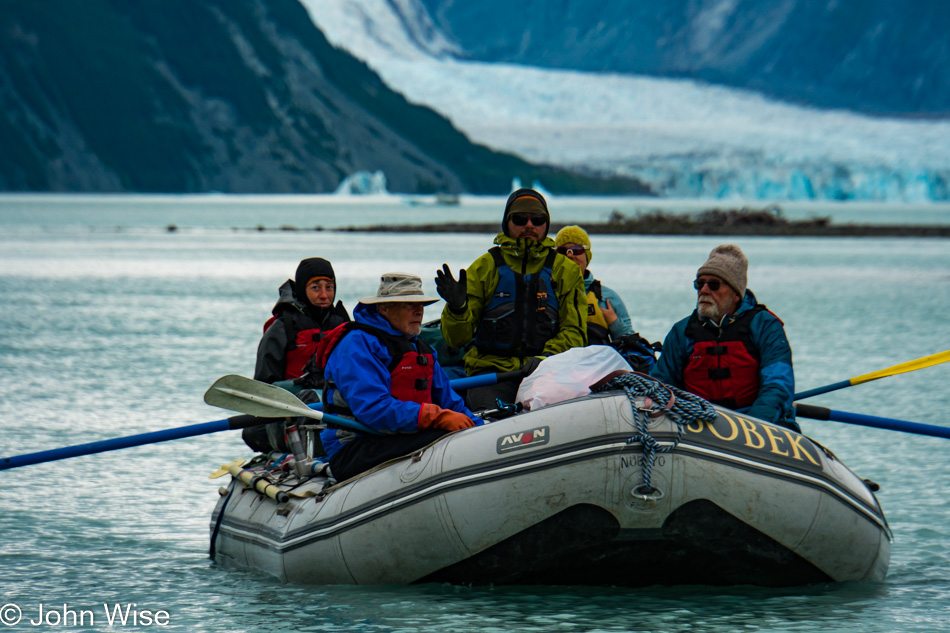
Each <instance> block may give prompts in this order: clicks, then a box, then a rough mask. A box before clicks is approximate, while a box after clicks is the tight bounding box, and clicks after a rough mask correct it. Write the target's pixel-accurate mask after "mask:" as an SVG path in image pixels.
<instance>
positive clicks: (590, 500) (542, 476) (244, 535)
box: [211, 390, 892, 586]
mask: <svg viewBox="0 0 950 633" xmlns="http://www.w3.org/2000/svg"><path fill="white" fill-rule="evenodd" d="M632 402H635V401H634V400H633V399H632V398H631V397H630V394H628V393H627V392H625V391H623V390H613V391H606V392H601V393H596V394H591V395H589V396H585V397H582V398H577V399H574V400H569V401H566V402H562V403H558V404H554V405H551V406H547V407H544V408H541V409H539V410H536V411H530V412H524V413H520V414H518V415H514V416H512V417H508V418H505V419H502V420H499V421H496V422H494V423H491V424H487V425H485V426H482V427H477V428H474V429H468V430H465V431H461V432H458V433H454V434H451V435H449V436H446V437H445V438H443V439H441V440H440V441H438V442H436V443H434V444H432V445H430V446H429V447H427V448H426V449H424V450H422V451H420V452H418V453H415V454H413V455H410V456H406V457H405V458H402V459H398V460H394V461H392V462H389V463H387V464H383V465H381V466H380V467H377V468H376V469H374V470H372V471H370V472H368V473H364V474H363V475H361V476H359V477H357V478H354V479H351V480H349V481H345V482H339V483H336V482H334V481H333V480H331V479H327V478H326V477H325V476H319V475H318V476H313V477H311V478H306V477H303V478H299V477H298V475H297V474H295V469H294V468H293V467H292V466H291V465H288V464H287V463H286V462H283V463H281V464H273V463H268V462H266V461H265V460H264V458H263V456H259V457H258V458H257V459H258V460H259V461H257V462H254V461H252V462H251V463H249V464H241V463H235V464H232V465H230V467H229V468H226V471H227V472H230V474H231V475H232V481H231V483H230V484H229V485H228V486H226V487H224V488H222V489H221V491H220V492H221V495H222V496H221V498H220V500H219V502H218V504H217V507H216V508H215V510H214V512H213V515H212V519H211V532H212V536H211V538H212V543H211V548H212V555H213V557H214V559H215V560H216V561H217V562H219V563H221V564H223V565H227V566H239V567H244V568H250V569H254V570H259V571H261V572H264V573H267V574H271V575H273V576H275V577H277V578H279V579H281V580H284V581H289V582H299V583H314V584H404V583H416V582H449V583H464V584H489V583H491V584H514V583H517V584H570V585H617V586H642V585H652V584H714V585H725V584H752V585H761V586H790V585H801V584H809V583H818V582H828V581H848V580H881V579H883V578H884V577H885V575H886V573H887V568H888V564H889V559H890V542H891V539H892V535H891V532H890V529H889V527H888V525H887V521H886V520H885V517H884V514H883V512H882V510H881V507H880V505H879V503H878V501H877V499H876V497H875V496H874V493H873V492H872V489H871V488H875V486H874V485H873V484H871V483H870V482H866V481H865V480H862V479H861V478H860V477H858V476H856V475H855V474H854V473H853V472H852V471H851V470H849V469H848V468H847V467H846V466H845V465H844V464H843V463H841V462H840V461H839V460H838V459H837V458H836V457H835V456H834V454H833V453H831V451H829V450H828V449H826V448H824V447H822V446H820V445H818V444H817V443H815V442H813V441H811V440H810V439H808V438H807V437H805V436H803V435H800V434H798V433H795V432H793V431H790V430H788V429H784V428H782V427H778V426H773V425H771V424H768V423H765V422H762V421H760V420H757V419H754V418H750V417H746V416H743V415H740V414H736V413H734V412H732V411H729V410H726V409H715V410H712V408H711V405H710V413H711V415H708V416H706V417H707V419H685V420H684V419H674V416H673V415H671V414H666V413H660V414H657V412H656V411H654V412H652V413H650V414H649V415H647V414H646V413H645V410H644V409H642V408H640V409H638V408H637V407H636V406H635V405H633V404H631V403H632ZM707 404H708V403H707ZM222 472H224V471H222Z"/></svg>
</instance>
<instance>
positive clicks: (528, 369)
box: [522, 356, 544, 378]
mask: <svg viewBox="0 0 950 633" xmlns="http://www.w3.org/2000/svg"><path fill="white" fill-rule="evenodd" d="M542 360H544V359H543V358H541V357H539V356H530V357H528V358H526V359H524V366H523V367H522V369H523V370H524V375H525V377H526V378H527V377H528V376H530V375H531V374H532V372H534V370H535V369H537V368H538V365H540V364H541V361H542Z"/></svg>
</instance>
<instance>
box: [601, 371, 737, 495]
mask: <svg viewBox="0 0 950 633" xmlns="http://www.w3.org/2000/svg"><path fill="white" fill-rule="evenodd" d="M620 389H623V391H624V392H626V394H627V400H628V401H629V402H630V407H631V408H632V409H633V414H634V418H635V419H636V421H637V433H636V435H634V436H633V437H631V438H630V439H629V440H627V443H628V444H633V443H634V442H639V443H640V444H641V445H642V446H643V461H642V464H641V468H642V472H643V484H642V485H640V486H638V487H637V488H636V490H642V491H643V492H644V494H647V495H649V494H652V493H654V492H656V489H655V488H654V487H653V485H652V478H653V464H654V462H655V461H656V454H657V453H669V452H671V451H672V450H673V449H674V448H676V446H677V445H678V444H679V443H680V440H681V439H683V428H684V427H686V425H687V424H689V423H691V422H693V421H696V420H702V421H705V422H712V421H713V420H715V419H716V417H717V416H718V414H717V413H716V410H715V409H714V408H713V406H712V405H711V404H710V403H709V402H708V401H707V400H704V399H703V398H700V397H699V396H697V395H695V394H691V393H688V392H686V391H683V390H682V389H677V388H676V387H671V386H670V385H667V384H665V383H663V382H660V381H659V380H656V379H655V378H650V377H649V376H647V375H646V374H641V373H638V372H630V373H626V374H621V375H619V376H617V377H615V378H612V379H610V380H609V381H607V382H606V383H605V384H604V385H602V386H600V387H599V388H598V389H597V391H611V390H620ZM660 403H663V404H660ZM661 415H666V417H667V418H669V419H670V420H671V421H672V422H673V423H674V424H675V425H676V439H675V440H674V441H673V443H672V444H670V445H669V446H661V445H660V444H659V443H658V442H657V441H656V440H655V439H654V438H653V436H652V435H650V430H649V425H650V419H651V418H658V417H660V416H661Z"/></svg>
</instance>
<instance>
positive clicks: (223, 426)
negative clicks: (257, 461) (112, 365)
mask: <svg viewBox="0 0 950 633" xmlns="http://www.w3.org/2000/svg"><path fill="white" fill-rule="evenodd" d="M244 419H247V420H248V421H249V420H250V419H251V416H245V415H239V416H235V417H233V418H227V419H224V420H215V421H214V422H203V423H201V424H189V425H188V426H179V427H175V428H173V429H165V430H162V431H152V432H150V433H139V434H138V435H127V436H125V437H116V438H113V439H110V440H101V441H99V442H89V443H87V444H77V445H75V446H64V447H63V448H54V449H50V450H48V451H39V452H37V453H28V454H26V455H16V456H13V457H4V458H0V470H6V469H7V468H17V467H19V466H29V465H31V464H42V463H43V462H53V461H56V460H59V459H67V458H69V457H80V456H82V455H92V454H94V453H105V452H107V451H117V450H119V449H122V448H131V447H133V446H144V445H145V444H155V443H157V442H167V441H169V440H177V439H181V438H184V437H194V436H196V435H207V434H208V433H217V432H218V431H228V430H231V429H237V428H243V426H241V423H240V421H241V420H244ZM253 419H254V420H255V421H256V422H255V423H256V424H260V422H261V418H253Z"/></svg>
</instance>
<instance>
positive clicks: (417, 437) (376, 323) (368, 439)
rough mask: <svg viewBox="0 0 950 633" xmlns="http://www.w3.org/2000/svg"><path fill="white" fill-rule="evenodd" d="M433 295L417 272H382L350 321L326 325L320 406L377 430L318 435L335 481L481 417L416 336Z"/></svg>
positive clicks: (332, 431) (333, 431)
mask: <svg viewBox="0 0 950 633" xmlns="http://www.w3.org/2000/svg"><path fill="white" fill-rule="evenodd" d="M438 300H439V299H438V298H435V297H429V296H426V295H425V294H423V292H422V280H421V279H420V278H419V277H417V276H415V275H409V274H407V273H398V272H397V273H386V274H384V275H383V276H382V278H381V281H380V284H379V290H378V291H377V293H376V296H374V297H363V298H361V299H360V302H359V304H358V305H357V306H356V309H355V310H354V311H353V315H354V317H355V321H352V322H350V323H346V324H343V325H341V326H339V327H338V328H337V329H335V330H333V331H332V332H331V333H330V334H328V335H327V341H326V343H324V345H323V347H322V348H320V349H318V351H317V354H318V355H319V356H320V357H321V363H322V364H324V365H325V368H324V377H325V379H326V388H325V389H324V398H323V402H324V410H325V411H327V412H328V413H334V414H338V415H343V416H348V417H352V418H355V419H356V420H358V421H359V422H362V423H363V424H365V425H366V426H369V427H371V428H373V429H375V430H377V431H380V432H381V433H382V435H366V434H359V433H354V432H352V431H346V430H337V429H327V430H325V431H323V432H322V433H321V434H320V439H321V441H322V442H323V446H324V448H325V449H326V451H327V455H328V456H329V460H330V472H331V473H332V474H333V476H334V477H335V478H336V479H337V480H338V481H343V480H345V479H349V478H350V477H353V476H354V475H357V474H359V473H361V472H364V471H366V470H368V469H370V468H372V467H374V466H376V465H378V464H381V463H383V462H385V461H388V460H390V459H393V458H396V457H401V456H403V455H408V454H410V453H413V452H415V451H417V450H419V449H420V448H423V447H425V446H427V445H428V444H430V443H432V442H434V441H435V440H437V439H438V438H440V437H442V436H443V435H445V434H447V433H451V432H453V431H459V430H462V429H466V428H471V427H473V426H477V425H481V424H482V423H483V422H482V420H481V419H479V418H477V417H476V416H475V414H474V413H472V412H471V411H470V410H469V409H468V407H466V406H465V403H464V401H463V400H462V399H461V398H460V397H459V396H458V395H457V394H456V393H455V392H454V391H452V388H451V386H450V385H449V377H448V376H447V375H446V374H445V372H444V371H443V370H442V367H441V366H440V365H439V363H438V361H437V360H436V355H435V353H434V351H433V350H432V348H431V347H429V346H428V345H427V344H426V343H425V342H424V341H421V340H420V339H419V332H420V331H421V329H422V316H423V310H424V307H425V306H427V305H430V304H432V303H435V302H436V301H438Z"/></svg>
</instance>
